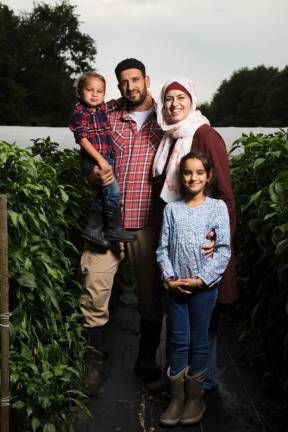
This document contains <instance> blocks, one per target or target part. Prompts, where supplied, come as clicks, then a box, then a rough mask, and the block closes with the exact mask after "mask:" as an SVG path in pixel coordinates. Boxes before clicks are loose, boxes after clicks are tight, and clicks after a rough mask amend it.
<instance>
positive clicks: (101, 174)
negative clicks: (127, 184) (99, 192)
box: [88, 163, 114, 187]
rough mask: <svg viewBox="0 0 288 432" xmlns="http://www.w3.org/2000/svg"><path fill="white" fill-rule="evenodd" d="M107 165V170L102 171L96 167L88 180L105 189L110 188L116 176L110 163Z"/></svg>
mask: <svg viewBox="0 0 288 432" xmlns="http://www.w3.org/2000/svg"><path fill="white" fill-rule="evenodd" d="M107 165H108V167H107V168H106V169H100V168H99V167H97V166H94V168H93V171H92V173H91V174H90V176H89V178H88V180H89V182H91V183H92V184H98V185H100V186H103V187H106V186H110V185H111V184H112V183H113V181H114V174H113V169H112V166H111V165H109V164H108V163H107Z"/></svg>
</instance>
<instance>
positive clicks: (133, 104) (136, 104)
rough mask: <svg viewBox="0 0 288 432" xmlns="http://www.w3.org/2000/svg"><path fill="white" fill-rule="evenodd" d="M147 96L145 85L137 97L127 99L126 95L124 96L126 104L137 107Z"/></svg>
mask: <svg viewBox="0 0 288 432" xmlns="http://www.w3.org/2000/svg"><path fill="white" fill-rule="evenodd" d="M146 96H147V87H146V86H145V87H144V89H143V91H142V93H140V96H139V99H137V100H134V99H132V100H131V99H129V98H128V97H127V96H125V97H124V99H125V101H126V103H127V105H128V107H129V108H137V107H138V106H139V105H141V104H142V103H143V102H144V101H145V99H146Z"/></svg>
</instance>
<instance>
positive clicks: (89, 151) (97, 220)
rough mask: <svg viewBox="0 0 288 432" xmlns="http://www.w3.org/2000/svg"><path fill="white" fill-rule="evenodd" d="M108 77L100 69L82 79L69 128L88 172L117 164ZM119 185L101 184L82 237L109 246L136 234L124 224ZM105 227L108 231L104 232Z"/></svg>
mask: <svg viewBox="0 0 288 432" xmlns="http://www.w3.org/2000/svg"><path fill="white" fill-rule="evenodd" d="M105 87H106V83H105V79H104V77H103V76H102V75H99V74H98V73H96V72H93V71H92V72H86V73H84V74H83V75H81V77H80V78H79V79H78V81H77V84H76V95H77V97H78V100H79V101H78V103H76V105H75V107H74V112H73V115H72V119H71V122H70V124H69V128H70V129H71V131H72V132H73V133H74V137H75V141H76V142H77V143H78V144H80V146H81V162H82V169H83V171H84V173H85V175H86V177H89V175H90V174H91V173H92V172H93V170H94V168H95V167H96V166H98V167H100V169H105V168H106V167H108V166H109V164H110V165H112V167H114V159H113V151H112V138H111V136H110V125H109V122H108V119H107V111H109V109H115V108H116V106H117V104H116V102H115V101H111V102H110V103H108V104H105V103H104V96H105ZM121 221H122V218H121V207H120V199H119V187H118V183H117V181H116V179H115V178H114V182H113V184H112V185H110V186H106V187H102V188H101V187H99V186H97V198H96V201H95V203H94V204H93V207H92V209H91V212H90V214H89V216H88V221H87V225H86V227H85V228H84V230H83V232H82V236H83V237H84V238H85V239H86V240H89V241H91V242H93V243H95V244H97V245H98V246H101V247H104V248H108V247H109V244H110V243H109V241H121V242H131V241H134V240H135V236H134V235H133V234H131V233H129V232H128V231H126V230H124V229H123V228H122V227H121ZM103 228H104V232H103Z"/></svg>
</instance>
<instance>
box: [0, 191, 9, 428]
mask: <svg viewBox="0 0 288 432" xmlns="http://www.w3.org/2000/svg"><path fill="white" fill-rule="evenodd" d="M0 289H1V323H0V325H1V423H0V424H1V432H9V296H8V289H9V285H8V229H7V197H6V195H1V194H0Z"/></svg>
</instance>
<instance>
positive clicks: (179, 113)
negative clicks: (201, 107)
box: [163, 90, 192, 124]
mask: <svg viewBox="0 0 288 432" xmlns="http://www.w3.org/2000/svg"><path fill="white" fill-rule="evenodd" d="M191 105H192V103H191V99H190V98H189V96H188V95H187V94H186V93H183V92H182V91H181V90H168V91H167V93H166V94H165V98H164V106H163V114H164V118H165V120H166V122H167V123H168V124H174V123H178V122H180V121H181V120H184V119H185V118H186V117H187V116H188V114H189V112H190V110H191Z"/></svg>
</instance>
